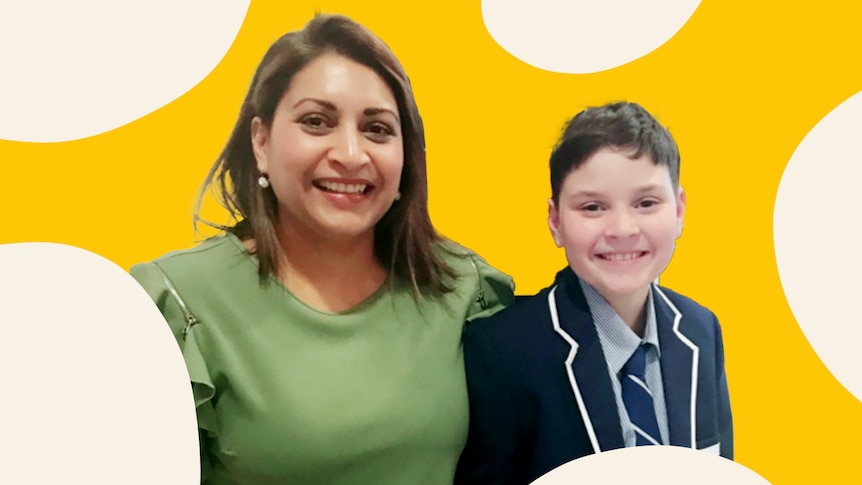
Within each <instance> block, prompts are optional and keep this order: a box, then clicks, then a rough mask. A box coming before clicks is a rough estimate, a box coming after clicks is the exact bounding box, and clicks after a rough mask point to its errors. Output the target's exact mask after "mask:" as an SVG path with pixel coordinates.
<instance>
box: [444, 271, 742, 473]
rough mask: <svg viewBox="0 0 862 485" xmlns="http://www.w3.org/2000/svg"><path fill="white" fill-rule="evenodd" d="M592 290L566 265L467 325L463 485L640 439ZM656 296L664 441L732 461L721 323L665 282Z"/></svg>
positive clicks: (652, 336)
mask: <svg viewBox="0 0 862 485" xmlns="http://www.w3.org/2000/svg"><path fill="white" fill-rule="evenodd" d="M585 290H586V291H588V292H589V291H592V290H591V288H589V287H588V285H585V284H584V283H583V282H581V281H580V280H579V279H578V277H577V276H576V275H575V274H574V272H572V271H571V269H569V268H566V269H564V270H562V271H560V272H559V273H558V274H557V277H556V280H555V281H554V284H553V285H551V286H550V287H548V288H545V289H544V290H542V291H540V292H539V293H538V294H536V295H535V296H530V297H519V298H518V300H517V301H516V303H515V304H513V305H512V306H510V307H509V308H507V309H505V310H503V311H501V312H499V313H497V314H496V315H494V316H492V317H490V318H487V319H483V320H478V321H474V322H473V323H470V324H468V325H467V327H466V329H465V332H464V339H463V342H464V355H465V366H466V373H467V385H468V393H469V398H470V431H469V436H468V439H467V444H466V447H465V449H464V452H463V453H462V455H461V459H460V462H459V464H458V472H457V474H456V480H455V483H456V484H459V485H460V484H479V485H503V484H506V485H517V484H529V483H530V482H532V481H533V480H535V479H537V478H539V477H540V476H542V475H544V474H545V473H547V472H549V471H551V470H553V469H554V468H556V467H558V466H560V465H562V464H564V463H567V462H569V461H571V460H574V459H576V458H580V457H582V456H585V455H589V454H592V453H597V452H600V451H607V450H611V449H616V448H622V447H625V446H627V445H628V446H632V445H633V435H632V433H631V424H630V422H629V421H628V416H627V414H626V413H625V411H624V408H623V407H622V404H621V400H620V398H619V387H618V386H619V384H618V383H615V382H613V379H614V378H616V377H615V376H614V375H612V374H614V372H613V371H612V370H611V369H610V367H611V366H612V365H615V364H612V365H610V366H609V363H612V362H614V359H617V360H619V359H620V357H619V355H616V356H615V355H614V353H615V352H619V351H620V350H619V348H616V350H614V346H613V344H609V343H608V342H611V341H612V340H613V339H610V340H609V338H608V332H607V328H605V327H603V331H602V335H601V336H600V332H599V331H598V330H597V325H596V322H595V317H598V318H605V317H602V316H600V315H601V314H600V313H596V312H595V311H594V310H595V308H591V306H590V304H589V301H590V300H592V302H593V303H594V305H593V307H595V306H596V305H595V302H596V300H595V295H594V294H588V295H585ZM588 297H589V298H588ZM649 300H650V303H651V308H650V307H649V306H648V308H647V311H648V315H649V318H652V319H653V322H654V325H653V330H649V329H648V331H647V335H646V337H647V338H646V339H645V340H646V341H648V342H649V341H650V340H651V341H652V342H653V344H654V349H653V350H652V352H653V353H654V354H653V355H654V357H653V358H654V359H657V360H656V361H655V363H656V364H657V365H656V366H655V369H656V370H657V372H658V374H660V377H658V378H657V377H655V376H653V378H652V379H653V381H652V383H651V384H650V387H653V384H655V383H656V381H655V379H659V381H660V382H659V385H658V387H659V389H658V391H659V392H658V394H659V396H658V398H659V399H660V401H657V402H656V408H657V415H658V421H659V422H660V428H661V429H662V433H661V438H660V441H661V442H662V443H663V444H669V445H674V446H683V447H687V448H696V449H702V450H705V451H708V452H713V453H716V454H720V455H721V456H724V457H726V458H729V459H733V428H732V418H731V411H730V401H729V398H728V392H727V380H726V376H725V371H724V348H723V344H722V338H721V329H720V327H719V324H718V320H717V319H716V317H715V315H714V314H713V313H712V312H711V311H709V310H708V309H706V308H704V307H703V306H701V305H699V304H697V303H695V302H694V301H692V300H691V299H689V298H686V297H684V296H682V295H679V294H677V293H675V292H673V291H671V290H668V289H666V288H663V287H660V286H657V285H651V289H650V298H649ZM649 312H652V313H651V314H650V313H649ZM611 313H613V312H611ZM632 335H634V334H632ZM603 341H604V344H603ZM603 345H604V347H607V349H603ZM624 359H625V358H623V360H624ZM647 380H648V381H649V380H650V375H649V374H647ZM615 388H616V391H615ZM624 431H626V433H624ZM657 439H658V438H657Z"/></svg>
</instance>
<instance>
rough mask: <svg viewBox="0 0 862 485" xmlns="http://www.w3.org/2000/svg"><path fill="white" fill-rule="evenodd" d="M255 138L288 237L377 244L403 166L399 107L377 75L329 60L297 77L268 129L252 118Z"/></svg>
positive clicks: (260, 164)
mask: <svg viewBox="0 0 862 485" xmlns="http://www.w3.org/2000/svg"><path fill="white" fill-rule="evenodd" d="M251 133H252V145H253V148H254V155H255V158H256V160H257V168H258V169H259V170H260V172H261V173H263V174H265V175H266V176H267V177H268V178H269V182H270V186H271V187H272V190H273V192H274V193H275V196H276V198H277V199H278V205H279V224H280V226H281V229H282V230H283V231H285V232H286V233H287V234H290V235H291V236H293V235H301V236H303V237H306V238H310V240H312V241H324V240H338V241H340V242H350V240H352V239H362V238H371V240H373V238H374V226H375V224H377V222H378V221H379V220H380V219H381V218H382V217H383V215H384V214H385V213H386V211H387V210H389V207H390V206H391V205H392V204H393V202H394V201H395V198H396V194H398V188H399V183H400V180H401V170H402V168H403V166H404V147H403V138H402V133H401V120H400V117H399V112H398V104H397V103H396V101H395V97H394V96H393V94H392V91H391V90H390V89H389V86H387V85H386V83H385V82H384V81H383V79H381V78H380V76H378V75H377V73H376V72H374V71H373V70H372V69H370V68H369V67H367V66H365V65H363V64H359V63H357V62H354V61H352V60H350V59H348V58H346V57H344V56H341V55H338V54H334V53H328V54H324V55H322V56H320V57H318V58H317V59H315V60H314V61H312V62H310V63H309V64H308V65H307V66H305V67H304V68H303V69H302V70H300V71H299V72H297V73H296V74H295V75H294V76H293V79H292V80H291V82H290V85H289V87H288V89H287V91H286V92H285V93H284V95H283V96H282V98H281V101H280V102H279V104H278V106H277V107H276V109H275V114H274V116H273V120H272V124H271V126H269V127H266V126H264V124H263V122H262V121H261V120H260V119H259V118H255V119H254V120H253V121H252V127H251Z"/></svg>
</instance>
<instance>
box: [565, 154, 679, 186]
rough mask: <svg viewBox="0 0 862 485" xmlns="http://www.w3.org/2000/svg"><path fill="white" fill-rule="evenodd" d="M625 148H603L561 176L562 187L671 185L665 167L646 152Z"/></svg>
mask: <svg viewBox="0 0 862 485" xmlns="http://www.w3.org/2000/svg"><path fill="white" fill-rule="evenodd" d="M635 154H636V150H635V149H632V148H629V147H622V148H620V147H604V148H600V149H599V150H596V152H594V153H593V154H592V155H590V156H589V157H587V158H586V159H584V161H583V162H581V163H580V164H579V165H578V166H577V167H573V168H572V169H571V170H569V172H568V173H566V175H565V176H564V178H563V184H562V185H563V190H564V191H567V190H566V189H567V188H568V189H575V190H578V191H591V190H594V191H599V190H607V189H613V188H633V189H637V188H639V186H652V185H656V184H661V185H665V184H666V185H668V186H672V183H671V180H670V171H669V169H668V167H667V166H665V165H661V164H658V163H656V162H655V161H654V160H653V158H652V157H651V156H650V154H649V153H643V154H641V156H639V157H635V156H634V155H635Z"/></svg>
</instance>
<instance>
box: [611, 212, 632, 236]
mask: <svg viewBox="0 0 862 485" xmlns="http://www.w3.org/2000/svg"><path fill="white" fill-rule="evenodd" d="M639 232H640V226H639V225H638V223H637V218H636V216H635V215H634V214H631V213H629V211H622V210H621V211H614V212H612V213H611V214H610V217H609V218H608V224H607V226H605V234H606V235H607V236H608V237H615V238H625V237H631V236H635V235H637V234H638V233H639Z"/></svg>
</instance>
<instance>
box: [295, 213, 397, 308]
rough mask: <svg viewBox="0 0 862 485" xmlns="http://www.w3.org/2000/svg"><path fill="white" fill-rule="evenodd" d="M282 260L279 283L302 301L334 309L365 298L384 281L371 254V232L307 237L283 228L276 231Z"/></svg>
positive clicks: (385, 272) (382, 269)
mask: <svg viewBox="0 0 862 485" xmlns="http://www.w3.org/2000/svg"><path fill="white" fill-rule="evenodd" d="M279 241H280V243H281V247H282V250H283V251H284V256H285V258H284V264H283V267H281V268H279V276H280V279H281V282H282V284H284V286H285V287H286V288H287V289H288V290H290V291H291V293H293V294H294V295H296V297H297V298H299V299H300V300H302V301H303V302H304V303H305V304H306V305H308V306H310V307H312V308H314V309H316V310H319V311H322V312H328V313H337V312H342V311H345V310H349V309H350V308H353V307H355V306H356V305H359V304H360V303H362V302H363V301H365V300H367V299H368V298H369V297H371V295H373V294H374V293H376V292H377V290H378V289H380V287H381V286H382V285H383V283H384V282H385V281H386V276H387V271H386V269H385V268H384V267H383V265H381V264H380V262H379V261H378V260H377V257H376V256H375V254H374V233H373V231H372V232H370V233H369V234H366V235H363V236H359V237H356V238H350V239H343V238H325V237H307V236H305V235H304V234H303V232H301V231H296V230H291V229H286V230H284V231H281V232H280V234H279Z"/></svg>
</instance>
